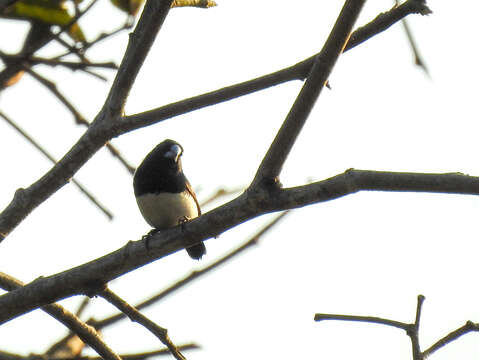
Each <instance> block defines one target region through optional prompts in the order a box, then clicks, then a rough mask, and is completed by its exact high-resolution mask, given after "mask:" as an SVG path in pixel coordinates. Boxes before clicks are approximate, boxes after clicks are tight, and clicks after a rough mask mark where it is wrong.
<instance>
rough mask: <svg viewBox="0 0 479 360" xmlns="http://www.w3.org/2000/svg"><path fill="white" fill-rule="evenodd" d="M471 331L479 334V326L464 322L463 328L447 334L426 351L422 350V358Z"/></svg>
mask: <svg viewBox="0 0 479 360" xmlns="http://www.w3.org/2000/svg"><path fill="white" fill-rule="evenodd" d="M472 331H475V332H479V324H478V323H473V322H472V321H468V322H466V323H465V324H464V325H463V326H461V327H460V328H458V329H456V330H454V331H452V332H451V333H449V334H447V335H446V336H444V337H443V338H442V339H439V340H438V341H437V342H436V343H434V344H433V345H431V347H429V348H428V349H427V350H424V352H423V353H422V355H423V358H424V359H426V358H427V357H429V355H431V354H432V353H434V352H436V351H437V350H439V349H441V348H442V347H444V346H446V345H447V344H449V343H451V342H453V341H454V340H456V339H458V338H460V337H461V336H463V335H465V334H468V333H470V332H472Z"/></svg>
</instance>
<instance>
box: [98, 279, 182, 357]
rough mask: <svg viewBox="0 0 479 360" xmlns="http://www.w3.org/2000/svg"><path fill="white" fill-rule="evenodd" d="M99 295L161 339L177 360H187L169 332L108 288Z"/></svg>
mask: <svg viewBox="0 0 479 360" xmlns="http://www.w3.org/2000/svg"><path fill="white" fill-rule="evenodd" d="M97 295H98V296H101V297H102V298H104V299H105V300H106V301H108V302H109V303H110V304H112V305H113V306H115V307H116V308H117V309H118V310H120V311H121V312H122V313H124V314H125V315H126V316H128V317H129V318H130V320H131V321H134V322H137V323H138V324H140V325H142V326H143V327H145V328H146V329H147V330H148V331H150V332H151V333H152V334H153V335H155V336H156V337H157V338H158V339H160V341H161V342H162V343H163V344H164V345H165V346H166V347H167V348H168V349H169V350H170V351H171V354H172V355H173V356H174V357H175V358H176V359H177V360H186V358H185V357H184V356H183V355H182V354H181V352H180V351H179V350H178V348H177V347H176V346H175V344H173V342H172V341H171V339H170V337H169V336H168V330H166V329H165V328H163V327H161V326H159V325H157V324H156V323H154V322H153V321H151V320H150V319H148V318H147V317H146V316H144V315H143V314H142V313H140V312H139V311H138V310H137V309H135V308H134V307H133V306H131V305H130V304H128V303H127V302H126V301H125V300H123V299H122V298H120V297H119V296H118V295H116V294H115V293H114V292H113V291H111V290H110V289H108V288H107V287H105V288H104V289H103V290H101V291H100V292H98V294H97Z"/></svg>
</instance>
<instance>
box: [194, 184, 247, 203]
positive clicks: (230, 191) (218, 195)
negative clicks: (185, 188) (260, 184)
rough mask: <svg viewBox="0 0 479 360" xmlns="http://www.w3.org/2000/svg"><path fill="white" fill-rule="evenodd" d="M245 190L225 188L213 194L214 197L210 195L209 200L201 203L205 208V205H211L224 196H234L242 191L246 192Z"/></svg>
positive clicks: (241, 188)
mask: <svg viewBox="0 0 479 360" xmlns="http://www.w3.org/2000/svg"><path fill="white" fill-rule="evenodd" d="M244 190H245V188H243V187H237V188H232V189H225V188H221V189H218V190H217V191H216V192H215V193H213V194H212V195H210V196H209V197H208V198H206V199H204V200H203V201H201V206H202V207H203V206H205V205H208V204H209V203H211V202H213V201H215V200H217V199H219V198H221V197H223V196H228V195H233V194H236V193H239V192H240V191H244Z"/></svg>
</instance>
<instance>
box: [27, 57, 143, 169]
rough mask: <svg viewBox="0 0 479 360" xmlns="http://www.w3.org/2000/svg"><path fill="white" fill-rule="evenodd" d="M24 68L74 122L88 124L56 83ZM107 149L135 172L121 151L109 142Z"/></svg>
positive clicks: (87, 125)
mask: <svg viewBox="0 0 479 360" xmlns="http://www.w3.org/2000/svg"><path fill="white" fill-rule="evenodd" d="M25 70H26V71H27V72H28V73H29V74H30V75H31V76H32V77H33V78H34V79H35V80H37V81H38V82H39V83H40V84H42V85H43V86H45V87H46V88H47V89H48V90H50V92H52V94H53V95H55V97H56V98H57V99H58V100H59V101H60V102H61V103H62V104H63V105H64V106H65V107H66V108H67V109H68V110H69V111H70V113H71V114H72V115H73V117H74V119H75V122H76V123H77V124H79V125H83V126H86V127H89V126H90V122H89V121H88V120H87V119H86V118H85V117H84V116H83V115H82V114H81V113H80V112H79V111H78V110H77V109H76V107H75V106H74V105H73V104H72V103H71V102H70V101H69V100H68V99H67V98H66V97H65V96H64V95H63V94H62V93H61V91H60V90H58V87H57V85H56V84H55V83H54V82H53V81H51V80H49V79H47V78H45V77H43V76H42V75H40V74H38V73H37V72H36V71H34V70H33V69H31V68H29V67H25ZM106 147H107V149H108V150H109V151H110V153H111V154H112V155H113V156H114V157H116V158H117V159H118V160H119V161H120V163H121V164H122V165H123V166H124V167H125V168H126V169H127V170H128V172H129V173H130V174H132V175H133V174H134V172H135V167H134V166H132V165H131V164H130V163H129V162H128V161H127V160H126V159H125V158H124V156H123V155H122V154H121V152H120V151H119V150H118V149H117V148H116V147H115V146H114V145H113V144H112V143H111V142H107V143H106Z"/></svg>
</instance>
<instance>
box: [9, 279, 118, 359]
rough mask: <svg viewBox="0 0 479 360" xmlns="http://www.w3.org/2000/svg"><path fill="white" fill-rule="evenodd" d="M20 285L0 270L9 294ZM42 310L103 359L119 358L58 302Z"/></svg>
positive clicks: (20, 284) (20, 285)
mask: <svg viewBox="0 0 479 360" xmlns="http://www.w3.org/2000/svg"><path fill="white" fill-rule="evenodd" d="M22 286H24V284H23V283H22V282H21V281H19V280H17V279H15V278H13V277H12V276H9V275H7V274H5V273H3V272H0V287H1V288H2V289H4V290H7V291H10V292H9V294H10V293H14V292H15V290H16V289H21V288H22ZM42 310H43V311H44V312H46V313H47V314H49V315H51V316H52V317H53V318H55V319H56V320H58V321H59V322H61V323H62V324H63V325H65V326H66V327H67V328H69V329H70V330H71V331H73V332H74V333H75V334H77V335H78V336H79V337H80V338H81V339H82V341H83V342H84V343H86V344H88V345H89V346H90V347H91V348H92V349H94V350H95V351H96V352H97V353H98V355H100V356H102V357H103V358H104V359H106V360H121V359H120V357H119V356H118V355H116V354H115V353H114V352H113V350H111V349H110V348H109V347H108V345H106V344H105V342H104V341H103V340H102V339H101V338H100V336H99V335H98V333H97V332H96V330H95V329H94V328H93V327H91V326H89V325H87V324H85V323H84V322H82V321H81V320H80V319H79V318H78V317H76V316H75V315H74V314H72V313H71V312H69V311H68V310H67V309H65V308H63V307H62V306H60V305H58V304H48V305H45V306H42Z"/></svg>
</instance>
